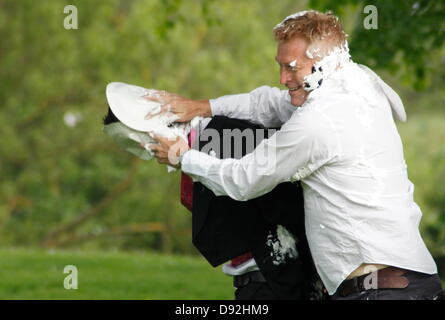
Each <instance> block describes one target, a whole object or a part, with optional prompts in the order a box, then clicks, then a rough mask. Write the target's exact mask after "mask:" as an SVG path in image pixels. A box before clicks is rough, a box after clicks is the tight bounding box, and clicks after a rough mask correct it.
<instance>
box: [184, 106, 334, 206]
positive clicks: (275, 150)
mask: <svg viewBox="0 0 445 320" xmlns="http://www.w3.org/2000/svg"><path fill="white" fill-rule="evenodd" d="M338 150H339V148H338V146H337V139H336V135H335V134H334V132H333V130H332V128H331V126H330V125H329V122H327V121H325V120H324V119H323V117H322V116H321V115H320V114H317V113H311V114H310V115H309V113H307V114H305V113H303V114H299V113H295V114H294V115H293V116H292V118H291V119H290V120H289V121H288V122H287V123H285V124H284V125H283V127H282V128H281V130H280V131H277V132H276V133H275V134H274V135H273V136H272V137H270V138H269V139H264V140H263V141H262V142H261V143H260V144H259V145H258V146H257V148H256V149H255V150H254V151H253V152H252V153H249V154H247V155H246V156H244V157H243V158H241V159H223V160H222V159H217V158H215V157H212V156H209V155H207V154H206V153H203V152H199V151H197V150H189V151H187V152H186V153H185V154H184V156H183V159H182V170H183V171H184V172H185V173H187V174H188V175H190V176H191V177H192V178H193V179H194V180H195V181H196V180H197V181H199V182H201V183H203V184H204V185H205V186H206V187H208V188H209V189H210V190H212V191H213V192H214V193H215V195H217V196H220V195H227V196H229V197H231V198H232V199H235V200H238V201H246V200H250V199H253V198H256V197H259V196H261V195H263V194H266V193H267V192H269V191H271V190H272V189H273V188H274V187H275V186H276V185H278V184H279V183H281V182H286V181H293V180H300V179H303V178H305V177H306V176H308V175H310V174H311V173H312V172H314V171H315V170H317V169H318V168H319V167H321V166H323V165H324V164H326V163H328V162H329V161H333V160H334V159H335V158H336V156H337V154H338Z"/></svg>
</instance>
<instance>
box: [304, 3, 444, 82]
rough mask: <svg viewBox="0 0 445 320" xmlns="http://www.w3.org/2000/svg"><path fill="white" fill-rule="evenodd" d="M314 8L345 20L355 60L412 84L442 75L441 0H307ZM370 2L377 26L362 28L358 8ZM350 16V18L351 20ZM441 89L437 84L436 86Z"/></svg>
mask: <svg viewBox="0 0 445 320" xmlns="http://www.w3.org/2000/svg"><path fill="white" fill-rule="evenodd" d="M309 4H310V6H311V7H313V8H314V9H319V10H331V11H333V12H334V13H335V14H337V15H339V16H340V17H343V18H344V20H346V21H348V20H349V19H350V21H351V25H350V26H348V29H349V32H350V42H351V43H353V46H351V53H352V56H353V57H354V59H355V61H357V62H360V63H363V64H366V65H369V66H370V67H373V68H379V69H386V70H388V71H390V72H391V73H399V75H400V76H402V77H403V79H404V80H405V82H407V83H409V84H411V85H413V86H414V87H415V88H416V89H426V88H431V86H436V87H437V86H439V84H442V83H443V81H444V80H445V71H444V70H443V68H440V66H441V65H443V64H444V63H445V61H444V40H445V19H444V16H445V2H444V1H434V0H403V1H396V0H389V1H388V0H366V1H365V0H310V1H309ZM368 5H373V6H375V7H376V9H377V12H378V28H377V29H367V28H365V26H364V23H363V22H364V19H365V18H366V17H367V16H368V15H369V14H370V13H369V12H367V11H366V12H364V8H365V7H366V6H368ZM351 17H352V19H351ZM440 89H441V90H443V89H444V88H443V86H441V87H440Z"/></svg>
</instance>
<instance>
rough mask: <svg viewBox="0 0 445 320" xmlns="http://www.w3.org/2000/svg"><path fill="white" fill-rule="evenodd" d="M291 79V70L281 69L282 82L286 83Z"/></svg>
mask: <svg viewBox="0 0 445 320" xmlns="http://www.w3.org/2000/svg"><path fill="white" fill-rule="evenodd" d="M289 80H290V75H289V72H287V71H286V70H280V84H282V85H286V83H287V82H288V81H289Z"/></svg>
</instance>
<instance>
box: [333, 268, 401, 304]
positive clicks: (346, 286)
mask: <svg viewBox="0 0 445 320" xmlns="http://www.w3.org/2000/svg"><path fill="white" fill-rule="evenodd" d="M407 272H408V270H405V269H400V268H396V267H388V268H385V269H381V270H378V271H375V272H372V273H368V274H365V275H362V276H359V277H356V278H353V279H350V280H345V281H343V282H342V283H341V285H340V286H339V287H338V290H337V293H338V294H339V295H340V296H342V297H345V296H347V295H350V294H352V293H358V292H361V291H365V290H369V289H402V288H406V287H408V285H409V280H408V278H406V277H404V276H403V275H404V274H405V273H407Z"/></svg>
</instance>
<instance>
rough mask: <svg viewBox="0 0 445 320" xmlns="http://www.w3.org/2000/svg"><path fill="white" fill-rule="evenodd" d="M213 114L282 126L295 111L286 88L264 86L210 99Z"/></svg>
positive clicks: (266, 124) (270, 125)
mask: <svg viewBox="0 0 445 320" xmlns="http://www.w3.org/2000/svg"><path fill="white" fill-rule="evenodd" d="M209 101H210V107H211V113H212V115H221V116H226V117H229V118H236V119H243V120H249V121H251V122H253V123H256V124H260V125H263V126H264V127H280V126H281V125H282V124H283V123H285V122H286V121H287V120H289V119H290V117H291V115H292V113H293V112H294V111H295V108H296V107H294V106H292V105H291V103H290V97H289V94H288V92H287V91H286V90H279V89H278V88H273V87H269V86H262V87H259V88H256V89H255V90H253V91H251V92H249V93H244V94H236V95H227V96H223V97H220V98H216V99H210V100H209Z"/></svg>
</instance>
